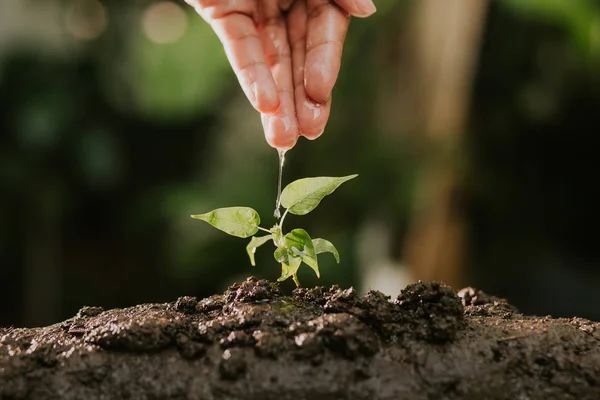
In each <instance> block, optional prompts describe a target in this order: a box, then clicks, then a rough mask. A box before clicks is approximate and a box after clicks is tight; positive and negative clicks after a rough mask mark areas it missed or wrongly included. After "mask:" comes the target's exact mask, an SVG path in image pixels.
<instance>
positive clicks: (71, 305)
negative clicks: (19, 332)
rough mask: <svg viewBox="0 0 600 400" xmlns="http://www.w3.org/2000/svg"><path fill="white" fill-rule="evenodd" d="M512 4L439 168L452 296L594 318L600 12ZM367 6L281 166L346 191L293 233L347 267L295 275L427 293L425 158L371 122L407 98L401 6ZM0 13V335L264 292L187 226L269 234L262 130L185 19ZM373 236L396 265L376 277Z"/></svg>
mask: <svg viewBox="0 0 600 400" xmlns="http://www.w3.org/2000/svg"><path fill="white" fill-rule="evenodd" d="M400 3H402V4H400ZM521 3H523V2H519V1H517V0H515V1H504V2H500V1H495V2H494V1H492V2H490V3H489V9H488V10H487V14H486V16H485V21H484V25H483V29H482V32H481V38H480V39H481V41H480V45H479V46H478V47H477V49H478V53H477V61H476V64H475V68H474V70H473V72H472V74H471V75H470V82H471V86H470V89H469V90H468V95H469V98H470V109H469V111H468V114H467V118H466V121H465V124H464V131H463V132H460V136H459V139H457V140H456V141H455V142H456V146H457V147H458V148H459V149H460V151H459V154H460V156H459V157H457V158H453V160H454V161H452V162H453V163H455V164H456V165H458V168H457V170H458V171H460V173H459V174H458V179H457V184H456V190H455V194H454V196H453V207H454V209H455V210H458V211H459V212H458V215H460V218H461V220H462V221H463V222H464V226H465V229H464V232H465V238H466V239H465V241H464V242H461V245H460V246H461V248H464V257H462V259H461V263H460V269H459V270H458V271H459V276H458V278H457V279H456V280H455V281H453V282H451V283H452V284H453V285H454V286H456V288H457V289H459V288H460V287H458V286H462V285H473V286H477V287H480V288H482V289H484V290H485V291H487V292H490V293H493V294H495V295H499V296H503V297H507V298H508V299H509V300H510V301H511V302H512V303H514V304H515V305H516V306H517V307H519V308H520V309H521V310H522V311H525V312H528V313H534V314H539V315H546V314H552V315H554V316H575V315H577V316H581V317H587V318H591V319H596V320H598V319H600V306H599V304H600V271H599V268H598V264H599V262H600V246H599V245H598V239H599V234H598V229H599V225H600V218H599V215H598V207H599V205H600V191H599V189H598V180H599V178H598V177H599V172H600V168H599V167H598V164H597V162H598V161H597V160H598V149H599V148H600V138H599V136H600V135H599V133H600V117H599V113H600V3H598V2H595V1H586V0H569V1H563V2H560V1H558V2H556V1H555V2H545V1H541V0H538V1H533V0H532V1H531V2H529V3H528V5H527V6H524V5H523V4H521ZM377 4H378V7H379V12H378V13H377V14H376V16H374V17H373V18H371V19H368V20H360V21H358V20H353V22H352V24H351V29H350V32H349V37H348V39H347V47H346V50H345V53H344V60H343V61H344V62H343V66H342V72H341V76H340V79H339V82H338V85H337V87H336V90H335V92H334V103H333V104H334V106H333V109H332V116H331V120H330V123H329V126H328V128H327V130H326V132H325V134H324V135H323V137H322V138H320V139H318V140H317V141H314V142H308V141H306V140H301V141H300V142H299V143H298V145H297V147H296V148H294V149H293V150H292V151H291V152H290V153H289V154H288V157H287V161H286V168H285V172H284V181H285V182H290V181H292V180H294V179H299V178H302V177H306V176H318V175H329V176H342V175H348V174H350V173H359V174H360V176H359V178H358V179H356V180H353V181H351V182H350V183H348V184H345V185H344V186H342V188H340V189H339V190H338V191H337V192H336V193H335V194H333V195H332V196H330V197H328V198H327V199H326V200H325V201H323V203H322V205H321V206H320V207H319V208H318V209H317V210H315V211H314V212H313V213H311V214H309V215H307V216H304V217H295V216H290V217H289V218H288V219H287V221H288V222H287V225H288V226H287V228H288V229H291V228H293V227H300V226H301V227H303V228H305V229H306V230H307V231H308V232H310V233H313V232H314V235H315V236H319V237H324V238H327V239H329V240H331V241H332V242H333V243H334V244H335V245H336V246H337V247H338V249H339V251H340V254H341V257H342V263H341V264H340V265H339V266H338V265H336V264H334V263H333V262H332V259H329V258H327V257H324V258H323V260H322V262H321V271H322V279H321V280H320V281H319V280H317V279H316V278H315V277H314V276H312V275H311V273H310V271H309V270H308V268H306V271H303V270H302V271H301V274H300V279H301V281H302V282H303V284H304V285H306V286H312V285H315V284H323V285H331V284H334V283H337V284H339V285H340V286H343V287H346V286H349V285H355V286H357V287H359V288H360V289H361V290H366V289H368V288H369V287H373V288H374V289H382V290H383V288H380V287H377V286H373V285H375V283H374V282H375V281H372V280H369V278H368V276H369V274H368V272H369V271H371V270H374V269H375V268H379V267H378V266H377V265H379V266H381V265H383V264H385V263H387V264H386V265H389V266H390V267H389V271H395V272H393V274H392V275H390V276H389V279H388V280H395V281H397V282H398V284H402V285H405V284H407V283H410V282H412V281H414V280H416V279H418V278H420V277H421V275H420V272H419V269H418V268H415V267H414V266H411V265H410V263H407V262H405V261H404V260H405V258H406V257H405V256H406V250H405V249H406V247H405V246H404V245H403V243H405V241H406V240H407V237H408V236H409V235H410V232H411V226H412V222H411V221H413V218H412V214H413V212H414V205H415V203H416V202H418V201H420V200H419V199H418V198H417V196H416V195H415V193H416V191H415V190H416V186H417V185H416V182H417V181H418V179H419V176H420V175H419V171H421V170H422V169H423V168H425V167H426V165H427V163H428V162H432V161H431V160H432V158H434V156H432V154H431V151H430V150H428V149H427V148H426V147H423V146H421V141H420V140H419V139H418V138H419V137H422V136H421V133H422V132H420V131H419V129H414V128H412V127H411V126H408V125H407V126H402V121H400V122H398V121H395V120H389V121H387V122H386V120H385V118H386V117H385V115H388V114H386V113H385V112H381V110H385V109H392V110H393V109H398V110H400V109H401V108H402V107H403V104H401V103H399V102H395V101H394V100H393V99H394V97H393V96H392V97H389V96H383V95H382V93H384V92H385V93H387V92H389V85H388V84H387V83H386V82H397V83H399V86H398V88H402V87H403V85H402V82H408V81H410V80H411V79H412V76H411V75H410V74H406V75H405V74H403V71H406V70H405V69H404V65H405V63H406V62H407V58H406V57H405V58H403V53H402V52H401V51H399V50H397V49H398V48H400V47H401V46H400V43H403V42H404V41H406V38H407V29H408V28H407V26H409V24H410V22H411V19H412V18H413V14H412V12H413V7H414V2H406V3H405V2H389V3H386V4H383V2H379V3H377ZM0 15H1V16H0V27H1V28H0V194H1V195H0V325H2V326H5V325H14V326H37V325H43V324H49V323H54V322H58V321H60V320H62V319H64V318H67V317H69V316H71V315H74V314H75V313H76V312H77V310H78V309H79V308H80V307H81V306H83V305H101V306H104V307H105V308H111V307H123V306H129V305H134V304H137V303H142V302H162V301H173V300H175V299H176V298H177V297H178V296H181V295H196V296H199V297H203V296H208V295H210V294H213V293H215V292H220V291H222V290H223V289H224V288H225V287H227V286H228V285H230V284H231V283H233V282H234V281H236V280H240V279H245V278H246V277H247V276H249V275H254V276H257V277H260V278H267V279H271V280H274V279H276V278H277V277H278V276H279V266H278V265H277V264H276V263H275V261H274V260H273V258H272V253H271V250H270V249H267V246H265V248H264V249H263V248H261V249H259V250H258V252H257V267H251V266H250V263H249V262H248V260H247V256H246V253H245V246H246V241H243V240H241V239H237V238H233V237H229V236H227V235H225V234H223V233H221V232H219V231H216V230H214V229H212V228H210V227H209V226H208V225H206V224H203V223H201V222H200V221H196V220H192V219H191V218H189V215H190V214H196V213H202V212H206V211H208V210H211V209H213V208H217V207H225V206H233V205H246V206H250V207H253V208H255V209H256V210H258V211H259V213H260V214H261V216H263V221H264V222H265V226H267V227H268V226H269V225H270V224H272V223H274V220H272V218H271V215H272V212H273V205H274V201H275V194H276V177H277V154H276V152H275V151H274V150H273V149H271V148H270V147H268V145H267V144H266V142H265V141H264V139H263V138H262V130H261V126H260V121H259V117H258V115H257V114H256V113H255V112H254V111H253V110H252V109H251V108H250V106H249V105H248V104H247V102H246V100H245V98H244V97H243V94H242V92H241V90H240V89H239V87H238V85H237V82H236V80H235V77H234V75H233V73H232V72H231V70H230V68H229V66H228V64H227V61H226V59H225V57H224V55H223V51H222V48H221V46H220V44H219V42H218V41H217V39H216V38H215V36H214V35H213V34H212V32H210V30H209V28H208V27H207V26H206V24H205V23H204V22H203V21H202V20H201V19H200V17H199V16H197V15H195V14H194V12H193V10H191V9H188V7H187V6H186V5H185V4H183V3H170V2H152V1H137V2H126V3H123V2H118V1H105V2H98V1H96V0H69V1H45V2H39V1H22V0H6V1H3V5H1V6H0ZM409 39H410V37H409ZM454 50H455V49H450V51H454ZM456 50H457V51H459V49H458V48H457V49H456ZM410 90H414V89H410ZM398 91H399V92H401V94H402V96H405V97H406V96H408V98H410V96H411V95H412V94H411V93H410V92H409V89H406V91H403V90H402V89H398ZM415 95H418V93H415ZM433 162H434V163H435V161H433ZM373 221H374V222H373ZM381 221H383V222H385V224H383V225H382V224H381V223H380V222H381ZM382 226H383V228H382ZM369 238H370V239H369ZM373 238H383V239H382V240H384V241H386V242H387V243H390V246H389V247H390V248H389V249H387V250H386V249H385V246H384V248H383V250H381V251H380V253H377V254H379V255H381V254H383V253H385V254H384V256H385V257H383V256H382V257H383V258H382V259H385V260H384V261H385V262H383V261H382V262H381V263H379V264H377V265H374V264H373V266H371V264H370V263H369V260H370V259H371V258H373V257H371V256H370V254H374V253H373V252H375V251H376V250H377V249H376V248H377V243H379V242H380V241H379V239H377V240H375V239H373ZM431 251H432V252H433V251H436V250H435V249H432V250H431ZM443 256H444V254H441V256H440V257H439V259H441V260H443V259H444V257H443ZM378 257H379V256H378ZM441 264H442V265H440V268H441V269H442V270H443V269H444V268H445V266H444V265H443V262H442V263H441ZM383 271H384V272H385V271H387V270H386V269H383ZM384 276H386V275H384ZM434 277H435V276H434ZM441 278H443V277H441ZM284 286H285V288H286V289H287V290H290V289H291V288H292V287H293V283H292V282H286V283H285V284H284ZM389 294H390V295H396V294H397V292H396V293H389Z"/></svg>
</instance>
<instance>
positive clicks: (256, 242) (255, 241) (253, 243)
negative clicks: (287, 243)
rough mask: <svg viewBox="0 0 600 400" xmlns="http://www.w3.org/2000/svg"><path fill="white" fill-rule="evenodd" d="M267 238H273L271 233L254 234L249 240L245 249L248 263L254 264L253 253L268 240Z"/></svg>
mask: <svg viewBox="0 0 600 400" xmlns="http://www.w3.org/2000/svg"><path fill="white" fill-rule="evenodd" d="M269 239H273V235H267V236H261V237H256V236H254V237H253V238H252V239H251V240H250V243H248V246H246V251H247V252H248V257H250V263H251V264H252V266H253V267H254V266H256V262H255V260H254V253H256V248H257V247H260V246H262V245H263V244H265V243H267V242H268V241H269Z"/></svg>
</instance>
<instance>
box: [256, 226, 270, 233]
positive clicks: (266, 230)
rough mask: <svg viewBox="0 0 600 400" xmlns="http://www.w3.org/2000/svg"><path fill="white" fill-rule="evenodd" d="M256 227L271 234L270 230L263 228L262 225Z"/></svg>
mask: <svg viewBox="0 0 600 400" xmlns="http://www.w3.org/2000/svg"><path fill="white" fill-rule="evenodd" d="M258 229H260V230H261V231H265V232H267V233H268V234H271V233H272V232H271V231H270V230H268V229H265V228H262V227H260V226H259V227H258Z"/></svg>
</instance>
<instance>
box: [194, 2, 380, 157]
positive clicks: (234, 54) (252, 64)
mask: <svg viewBox="0 0 600 400" xmlns="http://www.w3.org/2000/svg"><path fill="white" fill-rule="evenodd" d="M186 2H187V3H188V4H190V5H191V6H193V7H194V8H195V9H196V11H197V12H198V13H199V14H200V15H201V16H202V18H203V19H204V20H205V21H206V22H208V23H209V24H210V25H211V27H212V28H213V30H214V31H215V33H216V34H217V36H218V37H219V39H220V40H221V43H222V44H223V47H224V48H225V52H226V54H227V58H228V59H229V62H230V63H231V66H232V67H233V70H234V72H235V74H236V76H237V78H238V80H239V82H240V85H241V86H242V89H243V90H244V93H245V94H246V96H247V97H248V100H249V101H250V103H251V104H252V106H253V107H254V108H255V109H256V110H257V111H259V112H260V113H261V119H262V123H263V127H264V131H265V137H266V139H267V142H268V143H269V145H271V146H272V147H274V148H277V149H282V150H288V149H290V148H292V147H294V145H295V144H296V141H297V140H298V135H299V134H301V135H303V136H305V137H306V138H308V139H316V138H317V137H319V136H320V135H321V134H322V133H323V130H324V129H325V125H326V124H327V120H328V119H329V112H330V109H331V91H332V90H333V86H334V84H335V82H336V80H337V77H338V73H339V70H340V64H341V59H342V49H343V46H344V40H345V37H346V32H347V29H348V24H349V21H350V16H355V17H368V16H370V15H372V14H373V13H374V12H375V6H374V4H373V2H372V0H186Z"/></svg>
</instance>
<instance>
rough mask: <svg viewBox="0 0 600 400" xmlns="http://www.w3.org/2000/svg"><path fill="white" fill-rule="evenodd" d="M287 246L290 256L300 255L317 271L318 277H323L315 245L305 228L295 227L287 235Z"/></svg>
mask: <svg viewBox="0 0 600 400" xmlns="http://www.w3.org/2000/svg"><path fill="white" fill-rule="evenodd" d="M285 247H286V248H287V249H288V254H289V255H290V256H294V257H299V258H300V259H301V260H302V261H304V263H305V264H306V265H308V266H309V267H311V268H312V269H313V271H315V274H317V277H319V278H320V277H321V274H320V273H319V263H318V262H317V252H316V251H315V246H314V245H313V242H312V240H311V238H310V236H309V235H308V233H306V231H305V230H304V229H294V230H292V231H291V232H290V233H288V234H287V235H285Z"/></svg>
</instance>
